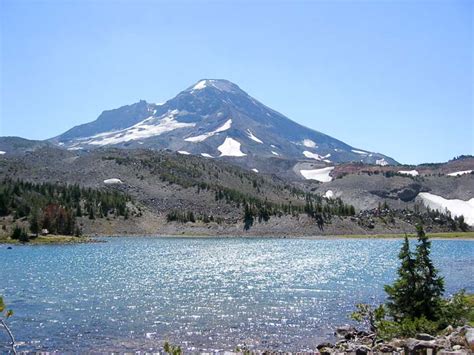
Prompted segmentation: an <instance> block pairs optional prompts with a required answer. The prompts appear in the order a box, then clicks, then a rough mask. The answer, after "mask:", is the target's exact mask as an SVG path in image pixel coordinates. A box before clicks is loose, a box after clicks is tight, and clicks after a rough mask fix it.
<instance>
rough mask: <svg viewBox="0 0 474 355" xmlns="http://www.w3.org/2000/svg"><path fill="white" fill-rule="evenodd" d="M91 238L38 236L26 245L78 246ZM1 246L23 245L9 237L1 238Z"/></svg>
mask: <svg viewBox="0 0 474 355" xmlns="http://www.w3.org/2000/svg"><path fill="white" fill-rule="evenodd" d="M91 241H92V239H91V238H87V237H74V236H70V235H46V236H43V235H41V236H38V237H37V238H32V239H30V241H29V242H27V243H24V244H25V245H48V244H78V243H89V242H91ZM0 244H17V245H18V244H23V243H21V242H20V241H18V240H15V239H11V238H9V237H0Z"/></svg>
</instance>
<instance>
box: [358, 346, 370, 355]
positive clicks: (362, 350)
mask: <svg viewBox="0 0 474 355" xmlns="http://www.w3.org/2000/svg"><path fill="white" fill-rule="evenodd" d="M371 352H372V350H371V349H370V348H369V347H368V346H365V345H357V346H356V347H355V353H356V355H367V354H369V353H371Z"/></svg>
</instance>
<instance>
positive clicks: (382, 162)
mask: <svg viewBox="0 0 474 355" xmlns="http://www.w3.org/2000/svg"><path fill="white" fill-rule="evenodd" d="M375 164H377V165H380V166H386V165H388V162H387V161H386V160H385V158H382V159H377V160H376V161H375Z"/></svg>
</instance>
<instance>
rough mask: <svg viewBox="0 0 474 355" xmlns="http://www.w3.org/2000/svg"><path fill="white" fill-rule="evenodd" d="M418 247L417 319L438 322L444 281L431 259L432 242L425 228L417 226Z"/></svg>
mask: <svg viewBox="0 0 474 355" xmlns="http://www.w3.org/2000/svg"><path fill="white" fill-rule="evenodd" d="M417 234H418V245H417V247H416V257H415V261H414V262H415V269H416V271H417V275H418V284H417V287H416V295H415V299H414V300H413V301H414V303H415V304H414V306H415V311H414V314H413V315H414V316H415V317H421V316H425V317H426V318H427V319H430V320H436V318H437V317H438V315H439V311H440V306H441V302H442V295H443V292H444V279H443V278H442V277H440V276H438V270H437V269H436V268H435V267H434V265H433V261H432V260H431V258H430V252H431V242H430V240H429V239H428V237H427V236H426V234H425V232H424V230H423V228H422V227H421V226H417Z"/></svg>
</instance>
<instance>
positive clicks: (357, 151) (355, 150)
mask: <svg viewBox="0 0 474 355" xmlns="http://www.w3.org/2000/svg"><path fill="white" fill-rule="evenodd" d="M351 151H353V152H354V153H357V154H362V155H367V154H369V153H367V152H364V151H363V150H357V149H351Z"/></svg>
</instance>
